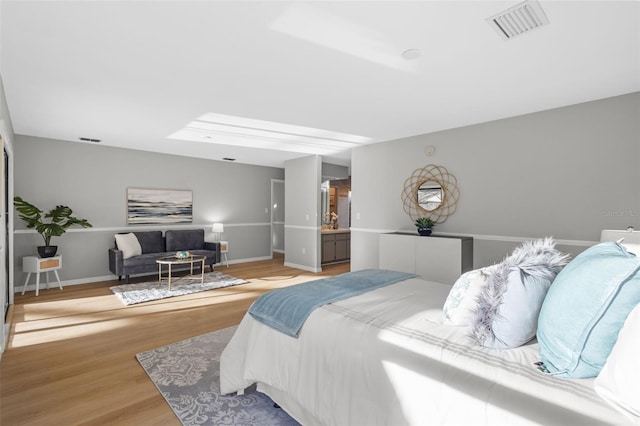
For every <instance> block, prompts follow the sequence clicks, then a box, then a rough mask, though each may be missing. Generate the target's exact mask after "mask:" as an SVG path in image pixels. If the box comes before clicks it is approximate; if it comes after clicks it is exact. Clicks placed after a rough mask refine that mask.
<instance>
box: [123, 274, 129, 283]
mask: <svg viewBox="0 0 640 426" xmlns="http://www.w3.org/2000/svg"><path fill="white" fill-rule="evenodd" d="M124 282H125V284H129V275H127V276H126V277H125V281H124Z"/></svg>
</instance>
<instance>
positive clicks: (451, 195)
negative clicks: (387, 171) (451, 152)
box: [402, 164, 460, 223]
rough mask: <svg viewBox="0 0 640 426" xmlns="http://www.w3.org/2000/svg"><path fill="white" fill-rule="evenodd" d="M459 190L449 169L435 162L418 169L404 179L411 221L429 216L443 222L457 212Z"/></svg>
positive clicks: (406, 204)
mask: <svg viewBox="0 0 640 426" xmlns="http://www.w3.org/2000/svg"><path fill="white" fill-rule="evenodd" d="M459 197H460V190H459V189H458V181H457V179H456V177H455V176H454V175H452V174H451V173H449V171H448V170H447V169H446V168H444V167H442V166H437V165H435V164H428V165H426V166H424V167H423V168H421V169H416V170H415V171H414V172H413V174H412V175H411V176H410V177H409V178H407V180H406V181H405V182H404V190H403V191H402V203H403V205H404V211H405V212H406V213H407V214H408V215H409V217H410V218H411V219H412V220H414V221H415V220H416V219H418V218H420V217H428V218H430V219H431V220H433V221H434V222H435V223H444V222H445V221H446V220H447V218H448V217H449V216H450V215H452V214H453V213H454V212H455V211H456V207H457V204H458V198H459Z"/></svg>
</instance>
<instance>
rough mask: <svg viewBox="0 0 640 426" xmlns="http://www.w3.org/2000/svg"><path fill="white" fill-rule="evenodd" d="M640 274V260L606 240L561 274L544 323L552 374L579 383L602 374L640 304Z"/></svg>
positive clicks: (541, 332)
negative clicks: (619, 337)
mask: <svg viewBox="0 0 640 426" xmlns="http://www.w3.org/2000/svg"><path fill="white" fill-rule="evenodd" d="M638 271H640V259H639V258H638V257H636V256H635V255H633V254H631V253H628V252H627V251H626V250H625V249H624V248H623V247H622V246H620V244H618V243H615V242H605V243H600V244H596V245H595V246H593V247H590V248H588V249H587V250H585V251H583V252H582V253H580V255H578V256H577V257H576V258H575V259H574V260H573V261H572V262H571V263H569V264H568V265H567V266H566V267H565V268H564V269H563V270H562V272H560V274H558V277H557V278H556V280H555V282H554V283H553V285H552V286H551V288H550V289H549V293H548V294H547V297H546V298H545V300H544V303H543V304H542V309H541V311H540V317H539V319H538V342H539V344H540V345H539V346H540V358H541V361H542V362H543V363H544V368H545V369H546V371H548V372H549V373H551V374H554V375H557V376H558V377H565V378H576V379H578V378H587V377H595V376H597V375H598V373H600V370H601V369H602V367H603V365H604V363H605V361H606V360H607V357H608V356H609V353H610V352H611V349H612V348H613V345H614V344H615V342H616V338H617V336H618V332H619V331H620V329H621V328H622V325H623V323H624V321H625V319H626V318H627V316H628V315H629V313H630V312H631V310H632V309H633V308H634V307H635V306H636V305H638V303H640V274H639V273H638Z"/></svg>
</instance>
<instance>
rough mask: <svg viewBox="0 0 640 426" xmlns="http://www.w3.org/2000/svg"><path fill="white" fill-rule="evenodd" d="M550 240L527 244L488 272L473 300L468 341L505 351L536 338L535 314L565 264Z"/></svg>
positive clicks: (562, 255)
mask: <svg viewBox="0 0 640 426" xmlns="http://www.w3.org/2000/svg"><path fill="white" fill-rule="evenodd" d="M568 261H569V255H567V254H564V253H562V252H560V251H559V250H557V249H556V248H555V242H554V241H553V239H552V238H545V239H539V240H533V241H526V242H524V243H523V244H522V245H520V246H519V247H517V248H516V249H515V250H514V251H513V252H512V254H511V255H510V256H508V257H507V258H505V259H504V261H502V262H501V263H499V264H497V265H495V267H494V268H492V269H491V271H490V273H489V276H488V277H487V280H486V283H485V284H484V286H483V287H482V289H481V291H480V293H479V294H478V296H477V298H476V302H477V303H476V307H475V311H474V316H473V324H472V330H471V338H472V339H473V340H474V341H475V342H476V343H477V344H479V345H481V346H485V347H489V348H497V349H506V348H515V347H518V346H521V345H523V344H525V343H527V342H528V341H529V340H531V339H533V338H534V337H535V335H536V330H537V328H538V314H539V313H540V308H541V307H542V302H543V301H544V298H545V296H546V294H547V291H548V289H549V286H551V283H552V282H553V280H554V279H555V277H556V275H557V274H558V272H560V270H561V269H562V268H563V267H564V266H565V265H566V264H567V263H568Z"/></svg>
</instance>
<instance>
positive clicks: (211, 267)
mask: <svg viewBox="0 0 640 426" xmlns="http://www.w3.org/2000/svg"><path fill="white" fill-rule="evenodd" d="M209 269H211V272H213V263H212V264H211V265H209Z"/></svg>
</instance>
